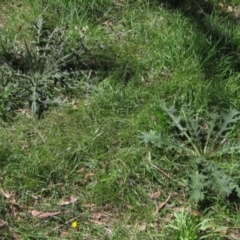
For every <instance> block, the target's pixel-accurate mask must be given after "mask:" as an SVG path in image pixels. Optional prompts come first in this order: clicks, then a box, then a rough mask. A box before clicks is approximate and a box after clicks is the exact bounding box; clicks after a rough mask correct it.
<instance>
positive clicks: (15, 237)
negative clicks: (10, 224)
mask: <svg viewBox="0 0 240 240" xmlns="http://www.w3.org/2000/svg"><path fill="white" fill-rule="evenodd" d="M12 238H13V239H14V240H20V239H21V238H20V237H19V236H18V235H17V234H16V233H12Z"/></svg>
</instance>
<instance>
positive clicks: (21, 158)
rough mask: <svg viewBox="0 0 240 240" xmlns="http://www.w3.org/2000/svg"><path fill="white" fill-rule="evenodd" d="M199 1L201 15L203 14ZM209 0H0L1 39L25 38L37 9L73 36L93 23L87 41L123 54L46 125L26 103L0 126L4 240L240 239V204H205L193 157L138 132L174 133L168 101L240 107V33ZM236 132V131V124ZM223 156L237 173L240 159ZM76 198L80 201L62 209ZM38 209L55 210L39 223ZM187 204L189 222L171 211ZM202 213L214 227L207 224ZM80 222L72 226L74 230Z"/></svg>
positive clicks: (54, 110)
mask: <svg viewBox="0 0 240 240" xmlns="http://www.w3.org/2000/svg"><path fill="white" fill-rule="evenodd" d="M215 3H216V2H215ZM233 3H234V2H233ZM187 4H189V5H187ZM231 4H232V3H231ZM206 5H208V6H206ZM199 6H201V7H202V8H203V7H205V8H204V9H203V10H204V13H199V14H198V13H197V14H196V12H198V10H199ZM214 6H216V5H214V2H212V1H210V2H205V1H204V2H201V1H200V2H199V1H198V5H197V6H196V5H194V2H193V1H186V2H184V4H180V3H179V4H178V5H175V3H173V1H152V2H151V1H138V2H136V1H110V2H109V1H91V2H88V3H86V1H76V0H75V1H60V0H59V1H43V3H42V4H41V3H39V1H18V3H16V2H15V1H6V2H3V3H1V5H0V8H2V9H3V10H4V11H3V14H2V18H1V19H3V23H2V24H3V26H4V27H1V28H2V29H3V36H4V37H3V38H2V39H1V43H3V44H6V38H8V39H9V41H10V42H11V40H13V39H14V38H15V37H16V38H15V40H16V41H17V42H18V43H19V44H21V43H22V41H23V39H26V41H29V39H30V38H31V34H32V30H31V26H32V23H34V21H35V19H36V18H38V17H39V16H40V14H42V15H43V17H44V18H45V19H46V21H47V23H48V24H49V26H48V27H49V28H50V29H51V28H54V27H57V26H60V27H66V29H67V30H66V39H67V41H68V42H69V44H71V42H72V43H74V42H75V40H76V39H77V37H78V31H75V30H76V29H80V30H81V29H83V28H84V27H86V26H87V27H88V28H87V29H88V30H87V32H86V35H85V41H86V42H87V44H89V45H91V44H93V43H94V44H95V43H96V41H97V43H98V44H99V45H100V46H101V47H104V46H105V45H106V46H111V48H106V51H108V50H109V49H111V51H113V52H114V54H116V55H117V58H116V60H115V61H116V64H117V66H119V67H118V68H116V69H113V71H111V72H109V73H108V74H107V75H104V77H102V78H101V81H96V82H94V83H93V84H92V85H91V86H90V87H89V88H88V91H86V90H85V88H84V87H83V86H84V84H86V82H84V81H83V84H82V85H80V86H79V88H78V89H76V90H74V92H71V93H70V94H69V95H68V100H69V102H68V105H67V106H66V107H59V108H52V107H50V108H49V110H48V111H47V112H46V114H45V118H44V119H42V120H41V121H39V120H37V119H35V118H34V117H32V115H31V114H30V113H29V112H28V111H22V113H18V114H17V117H16V118H15V120H14V122H11V123H6V122H1V141H0V143H1V150H0V158H1V161H0V167H1V174H0V179H1V189H2V190H1V199H2V201H1V203H0V219H2V220H4V221H5V222H7V223H8V226H5V228H4V231H3V232H1V233H0V234H1V237H2V238H6V239H11V238H13V239H49V238H50V239H97V238H98V239H99V238H101V239H180V236H185V238H183V239H186V236H187V234H193V235H189V236H194V238H193V237H192V239H199V238H200V237H201V236H203V235H207V234H209V237H208V238H207V239H226V238H225V237H224V236H222V235H224V234H226V235H227V236H232V237H238V234H239V232H238V229H239V220H240V215H239V212H238V211H239V203H238V201H235V200H234V199H233V200H232V199H222V198H220V197H218V196H216V197H215V198H212V199H210V200H209V202H204V203H203V204H202V205H200V206H196V205H195V204H194V203H193V202H190V201H188V195H187V191H186V190H187V188H186V185H185V184H184V180H185V179H186V178H187V177H188V175H187V172H188V171H189V170H190V168H191V166H190V165H189V163H188V162H187V161H186V159H187V158H185V157H184V156H181V155H180V154H177V155H174V154H173V153H172V152H166V151H161V150H158V149H155V148H154V147H153V146H146V145H144V144H142V143H141V142H140V140H139V138H138V136H139V132H140V131H149V130H152V129H154V130H156V131H162V130H165V131H169V132H170V131H171V128H170V126H169V125H168V124H167V121H166V116H165V115H164V114H163V112H162V111H161V110H159V109H160V108H159V105H160V104H161V101H163V100H165V101H167V102H168V103H173V102H176V104H177V106H179V107H181V105H183V104H185V103H187V104H189V105H190V106H191V107H192V109H194V110H196V111H198V110H199V111H200V110H201V109H204V110H206V112H207V111H211V109H212V108H213V107H219V108H229V107H230V106H233V107H235V108H239V106H238V105H239V104H238V102H239V94H238V92H239V91H238V88H239V87H238V85H239V84H238V81H239V80H238V78H239V74H238V70H239V69H238V62H237V59H236V56H237V55H236V54H237V52H238V49H239V46H238V41H239V30H238V26H237V22H236V23H235V22H233V21H232V19H231V18H230V17H229V16H228V15H227V14H226V16H225V15H224V16H222V14H221V11H220V10H217V9H216V10H214ZM20 10H21V11H20ZM26 10H27V12H28V13H27V14H25V11H26ZM207 10H208V11H207ZM56 12H57V14H56ZM23 15H24V16H23ZM220 20H221V21H220ZM216 22H217V26H216ZM19 24H20V25H21V26H22V27H21V26H20V27H19ZM212 26H214V27H212ZM213 28H214V29H213ZM74 29H75V30H74ZM0 62H1V61H0ZM121 66H122V67H121ZM90 70H91V69H90ZM119 73H120V74H119ZM93 74H94V70H93ZM96 74H97V72H96ZM126 79H127V81H126ZM83 89H84V90H83ZM23 113H25V114H23ZM232 135H233V136H234V137H235V138H236V139H237V138H238V137H239V136H238V135H239V132H238V130H237V131H236V132H234V133H232ZM219 161H221V162H222V166H223V168H224V169H226V171H228V172H232V174H233V175H234V174H235V175H237V167H236V166H238V165H237V164H238V163H237V161H238V156H237V155H232V156H227V159H219ZM158 192H159V193H160V194H159V196H158V197H156V198H154V197H152V195H151V194H153V193H155V194H156V195H157V193H158ZM149 194H150V195H149ZM69 196H74V197H75V198H77V201H76V202H74V203H70V204H66V206H61V205H59V202H60V200H61V199H63V198H65V197H69ZM169 196H170V200H168V202H166V203H165V204H164V206H165V208H164V207H163V208H160V209H159V210H158V211H156V209H157V208H158V207H159V206H160V205H161V203H164V202H165V201H166V199H168V197H169ZM33 210H38V211H42V212H58V214H57V215H56V216H52V217H50V218H46V219H39V216H37V217H33V216H32V211H33ZM182 211H183V212H184V214H186V215H184V216H185V217H186V219H187V220H186V222H187V226H186V227H181V226H180V225H181V224H183V223H184V218H182V219H180V218H177V217H176V216H174V215H173V214H174V213H177V214H181V212H182ZM180 216H181V215H179V217H180ZM192 218H193V220H192ZM176 219H180V220H179V223H178V222H174V220H176ZM205 219H210V220H209V224H210V225H209V226H210V227H206V228H204V227H203V228H201V227H200V225H198V224H199V222H200V223H202V222H203V221H204V220H205ZM188 220H189V221H188ZM190 220H191V221H190ZM74 221H77V223H78V227H77V228H71V223H72V222H74ZM169 223H172V224H173V225H174V226H177V227H178V228H179V231H175V230H176V228H171V227H170V225H169ZM224 227H225V228H224ZM174 229H175V230H174ZM192 229H196V231H195V230H194V231H195V232H194V231H192ZM223 229H225V230H223ZM33 232H34V234H33ZM181 234H182V235H181ZM184 234H185V235H184ZM221 234H222V235H221ZM14 236H15V237H14ZM17 237H18V238H17Z"/></svg>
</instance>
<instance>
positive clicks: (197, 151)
mask: <svg viewBox="0 0 240 240" xmlns="http://www.w3.org/2000/svg"><path fill="white" fill-rule="evenodd" d="M161 108H162V110H163V111H164V113H165V114H166V115H167V117H168V122H169V124H170V127H171V128H172V130H173V131H174V132H173V134H171V135H170V136H169V135H168V136H166V133H164V132H160V133H157V132H156V131H150V132H149V133H142V134H141V136H140V138H141V139H142V141H143V142H144V143H149V142H150V143H152V144H153V145H154V146H156V147H158V148H162V149H167V150H168V151H169V150H170V151H173V152H175V153H176V154H179V153H181V155H183V154H184V155H185V156H186V158H187V159H189V160H190V162H189V163H190V166H191V172H190V174H189V175H188V180H187V183H188V186H189V194H190V198H191V199H192V200H194V201H195V202H196V203H198V202H199V201H202V200H204V199H205V197H206V192H209V191H210V192H215V191H218V193H219V194H220V195H222V196H224V197H226V196H229V195H230V194H231V193H232V192H234V191H236V193H237V196H238V197H240V188H239V185H238V184H237V183H236V182H235V180H234V179H233V178H232V177H231V176H229V175H227V174H226V173H225V172H224V171H223V170H221V169H220V168H219V167H218V164H217V163H216V161H214V159H216V158H218V157H220V156H224V155H228V154H232V153H236V152H237V153H239V152H240V144H239V142H236V141H235V142H234V141H231V140H230V139H228V135H229V133H230V132H231V131H233V130H234V128H235V127H236V123H237V122H238V121H239V120H240V112H239V111H238V110H236V109H232V108H230V109H229V110H228V111H226V110H221V111H220V110H219V111H218V110H214V111H213V112H211V113H210V114H208V115H207V117H202V116H201V115H200V113H195V112H193V111H192V110H191V108H190V107H189V106H183V107H182V108H181V110H180V111H179V112H178V111H177V110H176V108H175V107H174V106H172V107H167V105H166V104H165V103H162V104H161Z"/></svg>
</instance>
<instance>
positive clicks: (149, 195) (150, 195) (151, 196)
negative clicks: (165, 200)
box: [148, 191, 161, 200]
mask: <svg viewBox="0 0 240 240" xmlns="http://www.w3.org/2000/svg"><path fill="white" fill-rule="evenodd" d="M160 196H161V192H160V191H157V192H153V193H149V194H148V197H149V199H151V200H153V199H157V198H159V197H160Z"/></svg>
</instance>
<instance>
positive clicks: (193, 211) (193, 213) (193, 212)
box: [173, 207, 202, 217]
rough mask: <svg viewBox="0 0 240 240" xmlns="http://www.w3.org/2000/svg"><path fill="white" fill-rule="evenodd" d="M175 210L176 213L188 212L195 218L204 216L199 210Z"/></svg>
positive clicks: (181, 208) (176, 208) (178, 208)
mask: <svg viewBox="0 0 240 240" xmlns="http://www.w3.org/2000/svg"><path fill="white" fill-rule="evenodd" d="M173 210H174V211H176V212H188V213H190V214H191V215H193V216H195V217H201V216H202V214H201V213H200V212H198V211H197V210H192V209H190V208H183V207H175V208H173Z"/></svg>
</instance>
